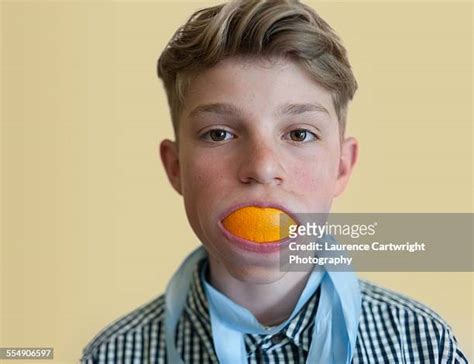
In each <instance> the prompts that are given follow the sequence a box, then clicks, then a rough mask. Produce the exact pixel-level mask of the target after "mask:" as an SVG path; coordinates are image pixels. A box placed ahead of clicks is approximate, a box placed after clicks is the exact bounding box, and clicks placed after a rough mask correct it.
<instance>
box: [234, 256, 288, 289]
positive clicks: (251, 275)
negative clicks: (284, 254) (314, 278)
mask: <svg viewBox="0 0 474 364" xmlns="http://www.w3.org/2000/svg"><path fill="white" fill-rule="evenodd" d="M226 269H227V271H228V272H229V274H230V275H231V276H232V277H234V278H235V279H237V280H239V281H241V282H245V283H250V284H269V283H274V282H277V281H279V280H280V279H281V278H283V276H284V275H285V274H286V273H287V272H282V271H281V269H280V262H279V260H278V261H277V262H276V263H274V264H271V265H268V264H267V265H254V264H245V263H244V264H239V265H238V266H235V265H234V264H233V265H232V266H228V267H226Z"/></svg>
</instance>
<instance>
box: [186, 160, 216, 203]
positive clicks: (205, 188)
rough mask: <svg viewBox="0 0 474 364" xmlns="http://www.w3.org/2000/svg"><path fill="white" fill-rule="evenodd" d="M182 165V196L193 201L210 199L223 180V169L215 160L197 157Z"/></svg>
mask: <svg viewBox="0 0 474 364" xmlns="http://www.w3.org/2000/svg"><path fill="white" fill-rule="evenodd" d="M189 160H190V161H192V162H188V163H183V164H182V165H181V168H182V171H181V173H182V176H183V181H184V183H183V194H184V195H185V196H187V197H188V198H190V199H192V200H194V201H200V200H204V201H206V200H209V199H212V195H215V194H216V193H217V192H218V191H219V188H217V187H216V186H220V185H221V184H222V180H223V172H224V168H223V166H222V165H221V164H220V163H219V160H218V159H216V158H212V157H208V156H197V157H195V158H192V159H189Z"/></svg>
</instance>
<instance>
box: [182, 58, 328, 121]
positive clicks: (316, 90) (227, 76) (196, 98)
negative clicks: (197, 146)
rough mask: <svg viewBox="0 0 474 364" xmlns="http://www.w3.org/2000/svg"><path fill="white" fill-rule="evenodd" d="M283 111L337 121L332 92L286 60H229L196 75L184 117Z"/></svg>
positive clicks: (299, 67) (184, 108) (186, 98)
mask: <svg viewBox="0 0 474 364" xmlns="http://www.w3.org/2000/svg"><path fill="white" fill-rule="evenodd" d="M223 105H224V106H223ZM282 110H283V111H284V110H286V111H287V112H290V113H291V112H293V113H294V112H297V111H302V110H304V111H315V112H317V111H320V112H326V113H327V116H328V117H329V118H331V119H337V118H336V112H335V109H334V104H333V100H332V94H331V92H330V91H328V90H327V89H325V88H323V87H322V86H321V85H319V84H318V83H317V82H316V81H315V80H314V79H313V78H312V77H311V75H310V74H309V72H307V71H306V70H305V69H304V68H303V67H302V66H301V65H299V64H298V63H296V62H295V61H291V60H288V59H283V58H270V59H262V58H257V59H256V58H229V59H226V60H224V61H221V62H220V63H218V64H217V65H216V66H214V67H211V68H208V69H206V70H204V71H202V72H200V73H198V74H196V75H195V76H194V77H192V78H191V79H190V83H189V85H188V88H187V91H186V94H185V98H184V104H183V110H182V113H181V115H182V118H184V119H187V118H189V117H190V116H192V115H195V114H196V111H215V112H218V113H223V112H237V111H238V112H240V113H248V114H252V115H254V114H261V115H265V114H269V113H271V114H276V113H280V114H281V112H282Z"/></svg>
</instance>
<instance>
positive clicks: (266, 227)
mask: <svg viewBox="0 0 474 364" xmlns="http://www.w3.org/2000/svg"><path fill="white" fill-rule="evenodd" d="M280 218H282V221H281V222H280ZM292 224H296V222H295V221H294V220H293V219H292V218H291V217H290V216H289V215H288V214H287V213H285V212H284V211H282V210H280V209H277V208H273V207H257V206H246V207H242V208H240V209H237V210H235V211H234V212H232V213H231V214H229V215H228V216H227V217H226V218H225V219H224V220H222V225H223V226H224V228H225V229H226V230H227V231H228V232H230V233H232V234H233V235H235V236H237V237H239V238H242V239H245V240H249V241H253V242H255V243H270V242H276V241H278V240H281V239H284V238H286V237H288V226H289V225H292ZM280 228H281V229H282V231H281V232H280Z"/></svg>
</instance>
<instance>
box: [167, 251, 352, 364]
mask: <svg viewBox="0 0 474 364" xmlns="http://www.w3.org/2000/svg"><path fill="white" fill-rule="evenodd" d="M206 256H207V253H206V251H205V249H204V248H203V247H200V248H198V249H196V250H195V251H194V252H193V253H191V255H189V256H188V257H187V258H186V260H185V261H184V262H183V264H182V265H181V267H180V268H179V269H178V271H177V272H176V273H175V274H174V276H173V278H172V279H171V281H170V283H169V285H168V287H167V289H166V297H165V302H166V311H165V332H166V347H167V355H168V359H169V362H170V363H182V360H181V358H180V357H179V354H178V353H177V351H176V347H175V343H174V337H175V335H174V333H175V330H176V326H177V323H178V320H179V317H180V316H181V312H182V310H183V308H184V304H185V301H186V296H187V292H188V289H189V286H190V283H191V279H192V273H193V271H194V269H195V268H196V265H197V263H198V262H199V261H200V260H201V259H202V258H204V257H206ZM201 278H202V277H201ZM202 281H203V284H204V290H205V294H206V297H207V299H208V302H209V314H210V318H211V327H212V336H213V341H214V347H215V349H216V354H217V357H218V359H219V362H220V363H222V364H236V363H241V364H244V363H247V353H246V351H245V343H244V335H245V334H246V333H251V334H267V335H273V334H275V333H277V332H279V331H280V330H281V329H283V328H284V327H285V326H286V325H287V324H288V321H289V320H291V319H292V318H293V317H294V316H295V315H296V314H297V313H298V312H299V310H300V309H301V308H302V307H303V305H304V304H305V303H306V302H307V301H308V299H309V298H310V297H311V296H312V294H313V293H314V292H315V291H316V289H317V288H318V286H319V285H321V296H320V300H319V304H318V309H317V313H316V317H315V325H314V329H313V336H312V341H311V346H310V350H309V354H308V360H307V362H308V363H325V364H326V363H327V364H332V363H334V364H342V363H346V364H349V363H350V362H351V359H352V355H353V353H354V351H355V342H356V338H357V330H358V324H359V317H360V312H361V296H360V290H359V284H358V281H357V278H356V276H355V274H354V273H352V272H329V271H325V272H321V271H318V270H315V271H313V273H311V276H310V278H309V279H308V282H307V284H306V286H305V288H304V290H303V293H302V294H301V296H300V298H299V300H298V302H297V304H296V306H295V309H294V310H293V312H292V314H291V315H290V317H289V319H288V320H287V321H285V322H283V323H282V324H280V325H278V326H275V327H271V328H266V327H264V326H263V325H261V324H260V323H259V322H258V321H257V319H256V318H255V316H253V314H252V313H251V312H250V311H248V310H247V309H245V308H244V307H242V306H240V305H238V304H236V303H235V302H233V301H231V300H230V299H229V298H228V297H226V296H225V295H223V294H222V293H220V292H219V291H217V290H216V289H215V288H214V287H212V286H211V285H210V284H209V283H207V281H206V280H205V279H203V280H202Z"/></svg>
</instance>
